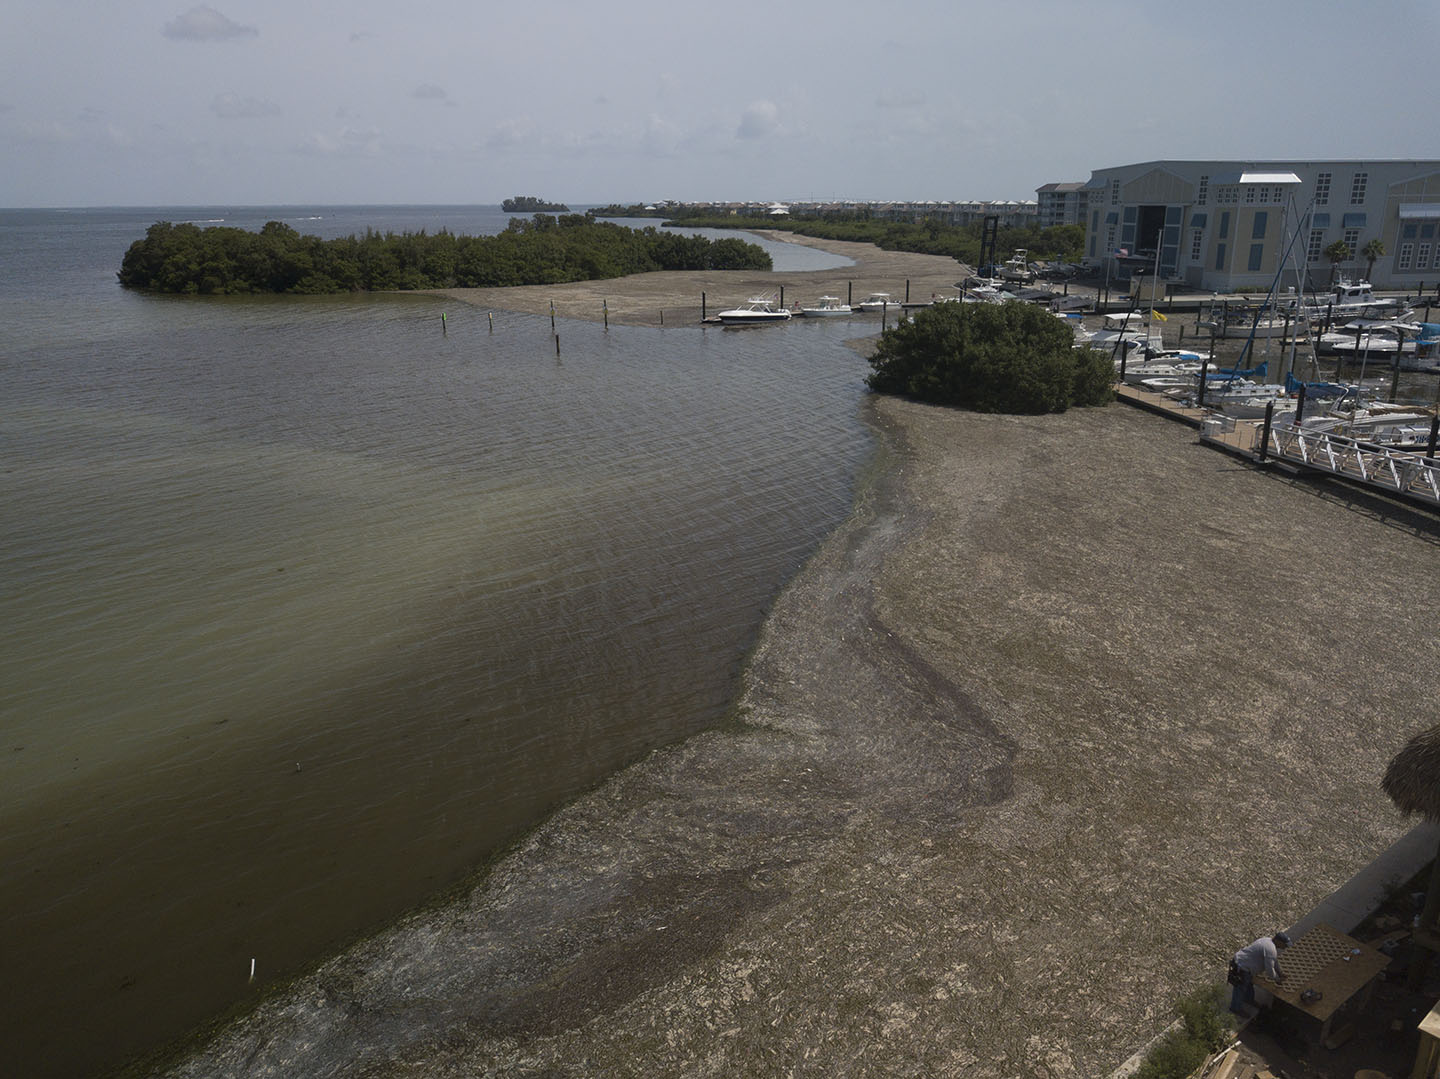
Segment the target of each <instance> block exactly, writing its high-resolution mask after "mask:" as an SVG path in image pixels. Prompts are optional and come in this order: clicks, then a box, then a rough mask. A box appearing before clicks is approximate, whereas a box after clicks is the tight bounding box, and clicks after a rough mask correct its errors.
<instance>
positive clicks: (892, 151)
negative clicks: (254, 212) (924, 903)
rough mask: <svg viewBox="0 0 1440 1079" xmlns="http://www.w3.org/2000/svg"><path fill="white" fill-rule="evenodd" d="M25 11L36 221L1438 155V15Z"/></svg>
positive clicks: (929, 192) (366, 6)
mask: <svg viewBox="0 0 1440 1079" xmlns="http://www.w3.org/2000/svg"><path fill="white" fill-rule="evenodd" d="M7 9H8V10H7V15H8V17H7V19H6V22H7V24H8V28H9V29H10V33H8V34H6V35H5V37H4V41H3V43H0V57H3V60H4V62H3V64H0V153H3V155H4V157H5V159H6V163H7V167H6V169H5V170H4V172H3V174H0V205H3V206H5V207H7V208H14V209H29V208H100V207H123V206H222V205H235V206H271V205H418V206H424V205H491V204H498V203H499V202H500V201H501V200H502V199H504V198H507V197H509V196H512V195H519V194H533V195H537V196H539V197H542V198H546V199H552V200H556V201H561V202H566V203H570V204H572V205H573V204H576V203H579V204H581V205H592V204H602V205H603V204H606V203H610V202H622V203H631V202H659V201H662V200H665V199H673V200H676V201H681V202H697V201H731V200H734V201H785V202H789V201H821V200H829V199H854V200H863V201H907V200H915V201H923V200H935V201H949V200H1029V199H1033V198H1034V197H1035V189H1036V188H1037V187H1039V186H1041V185H1043V184H1046V183H1054V182H1067V181H1083V180H1087V179H1088V178H1089V176H1090V173H1091V171H1092V170H1094V169H1098V168H1105V167H1110V166H1114V165H1121V164H1127V163H1131V162H1138V161H1149V160H1157V159H1197V158H1198V159H1215V158H1220V159H1241V160H1270V159H1290V158H1293V159H1302V160H1313V159H1323V160H1331V159H1341V160H1346V159H1357V160H1423V159H1428V158H1437V157H1440V134H1437V133H1436V132H1435V131H1434V129H1433V127H1430V126H1429V125H1426V124H1425V122H1424V121H1425V120H1426V118H1427V117H1426V115H1425V112H1426V109H1427V108H1428V106H1427V104H1426V103H1427V102H1428V101H1430V100H1431V99H1432V98H1433V91H1432V89H1431V83H1432V81H1433V76H1432V74H1431V68H1430V66H1429V65H1428V54H1426V53H1425V52H1424V47H1425V44H1424V43H1425V42H1426V41H1428V40H1431V39H1432V38H1433V36H1434V32H1435V31H1436V30H1437V29H1440V15H1437V11H1436V9H1435V8H1434V6H1433V5H1423V4H1420V3H1415V2H1410V0H1377V2H1375V3H1372V4H1370V5H1368V6H1367V7H1366V8H1365V9H1363V12H1361V11H1357V9H1350V8H1339V7H1335V8H1331V7H1329V6H1322V5H1314V4H1310V3H1302V2H1298V0H1281V2H1276V3H1269V4H1251V3H1241V2H1238V0H1217V2H1216V3H1212V4H1210V5H1208V6H1207V7H1206V8H1205V9H1204V10H1203V12H1202V11H1201V10H1200V9H1196V8H1180V7H1178V6H1177V7H1175V8H1173V9H1172V8H1156V7H1154V6H1147V5H1142V4H1139V3H1134V2H1121V0H1096V2H1095V3H1092V4H1088V5H1083V6H1082V5H1075V4H1070V3H1065V2H1061V0H1034V2H1032V3H1030V4H1027V5H1025V6H1024V7H1023V8H1012V9H1004V10H1002V9H1000V8H998V7H996V6H993V5H958V6H957V5H953V4H939V3H934V2H932V0H916V2H914V3H912V4H909V5H906V6H905V7H904V8H903V10H902V11H901V12H900V13H898V14H895V15H877V13H876V9H875V8H874V7H873V5H860V4H857V3H854V2H853V0H842V2H838V3H832V4H825V5H821V4H815V3H800V4H797V5H790V6H788V7H785V8H783V9H777V8H775V7H773V6H772V5H761V4H758V3H755V2H753V0H738V2H737V3H735V4H732V5H728V6H726V7H725V8H724V9H723V10H722V11H720V12H719V13H716V12H715V10H714V9H701V8H699V7H698V6H693V7H687V6H685V5H674V4H660V3H658V2H656V0H635V2H633V3H631V4H629V5H627V6H625V7H624V8H623V9H619V11H618V12H612V11H611V10H610V9H602V8H597V7H594V6H593V5H588V4H581V3H578V2H576V0H539V2H538V3H536V4H530V5H523V6H515V7H505V8H500V9H495V10H482V9H480V8H479V7H476V6H472V5H467V4H462V3H459V2H457V0H436V2H435V3H432V4H430V5H426V6H424V7H423V8H421V9H413V8H403V9H402V8H396V7H394V6H393V5H386V4H379V3H376V2H374V0H356V2H354V3H348V4H339V3H334V2H333V0H320V2H318V3H315V4H309V5H303V6H301V5H291V4H285V3H280V2H279V0H215V2H214V4H213V5H212V4H200V5H193V4H190V3H188V2H187V0H159V2H157V0H137V2H135V3H132V4H129V5H124V6H119V5H114V6H112V5H99V6H93V5H90V6H80V5H71V4H62V5H56V4H54V3H53V2H45V3H42V2H40V0H11V2H10V4H9V5H7ZM1412 42H1413V43H1414V44H1413V45H1412V44H1411V43H1412Z"/></svg>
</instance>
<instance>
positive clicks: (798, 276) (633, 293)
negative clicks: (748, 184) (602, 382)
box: [426, 231, 969, 329]
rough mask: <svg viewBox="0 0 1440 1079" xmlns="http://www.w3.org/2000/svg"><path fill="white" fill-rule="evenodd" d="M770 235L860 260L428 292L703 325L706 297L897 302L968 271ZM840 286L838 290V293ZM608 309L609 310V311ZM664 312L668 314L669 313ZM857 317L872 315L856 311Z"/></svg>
mask: <svg viewBox="0 0 1440 1079" xmlns="http://www.w3.org/2000/svg"><path fill="white" fill-rule="evenodd" d="M757 234H758V235H763V236H766V237H768V238H770V239H775V240H782V241H784V242H786V243H794V244H797V245H799V246H802V247H814V248H818V249H820V250H822V251H829V252H831V253H832V254H837V255H844V256H845V257H847V258H850V259H852V260H853V261H854V265H852V266H839V267H836V268H835V269H831V270H765V271H751V270H713V271H711V270H662V271H657V272H655V273H646V274H632V275H630V276H629V277H614V278H608V279H606V280H603V281H573V282H569V283H566V284H557V285H517V286H513V287H509V288H473V289H467V288H455V289H431V290H427V293H426V294H428V295H433V296H443V297H446V298H449V299H453V300H456V301H458V302H461V303H465V304H468V305H470V306H472V307H479V308H490V309H493V310H503V311H515V312H519V313H521V314H528V315H548V314H549V313H550V305H551V303H552V302H553V303H554V305H555V316H556V317H557V318H567V319H576V320H579V321H584V322H602V321H604V320H605V319H606V317H607V313H608V318H609V320H610V321H611V322H613V323H615V324H616V325H619V326H652V327H654V326H661V325H663V326H665V327H666V328H667V329H668V328H670V327H682V326H698V325H700V324H701V321H700V315H701V294H702V293H704V295H705V309H706V311H707V312H708V313H709V314H712V315H713V314H714V313H715V312H717V311H722V310H725V309H726V308H729V307H738V306H739V305H741V304H743V303H744V302H745V301H746V300H748V299H750V298H751V297H752V296H757V295H766V294H772V295H773V294H775V293H777V292H779V290H780V289H781V288H782V287H783V288H784V290H785V299H786V304H787V305H789V304H791V303H793V302H797V301H802V302H810V301H813V300H815V299H816V298H818V297H819V296H820V295H822V294H825V293H827V292H828V293H829V294H831V295H839V296H841V297H843V296H844V295H845V288H846V286H845V285H841V284H837V282H848V283H850V284H851V285H853V290H854V298H855V300H856V301H857V302H858V301H859V300H861V299H863V298H864V297H866V296H868V295H869V294H870V293H871V292H889V293H890V294H891V295H892V296H894V298H895V300H896V302H897V303H898V302H900V301H901V300H903V299H904V294H905V284H906V281H909V283H910V291H911V294H912V295H914V296H916V297H925V296H929V295H931V294H932V293H940V292H942V291H943V292H949V293H953V292H954V290H955V283H956V282H957V281H959V280H960V279H961V278H963V277H964V276H965V275H966V274H967V273H969V270H968V269H966V268H965V267H964V266H962V265H961V264H960V263H958V262H956V261H955V260H954V259H953V258H950V257H949V256H947V255H917V254H913V253H911V252H907V251H882V250H880V248H878V247H876V246H875V245H874V244H867V243H851V242H848V241H839V240H819V239H815V238H814V237H810V236H795V235H792V234H791V233H788V232H763V231H761V232H759V233H757ZM836 289H839V290H840V291H839V292H836V291H835V290H836ZM607 308H608V312H607ZM662 313H663V314H662ZM855 317H856V318H857V319H860V318H867V317H870V318H871V319H872V320H873V321H874V322H875V323H876V324H877V325H878V324H879V319H876V318H873V316H863V315H857V316H855Z"/></svg>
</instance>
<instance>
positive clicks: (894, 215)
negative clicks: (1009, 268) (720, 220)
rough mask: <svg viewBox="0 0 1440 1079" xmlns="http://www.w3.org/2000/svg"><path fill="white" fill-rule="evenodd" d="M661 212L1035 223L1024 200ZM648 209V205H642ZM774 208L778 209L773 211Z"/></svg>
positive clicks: (720, 206) (725, 205) (728, 206)
mask: <svg viewBox="0 0 1440 1079" xmlns="http://www.w3.org/2000/svg"><path fill="white" fill-rule="evenodd" d="M655 205H656V207H657V209H658V210H660V211H663V210H665V209H667V208H671V207H685V208H687V209H702V210H708V211H710V212H712V213H716V214H728V215H732V216H739V215H749V216H755V217H768V216H787V212H788V216H790V217H806V216H819V215H821V214H836V213H853V214H863V215H866V216H869V217H871V218H873V219H875V220H877V221H905V222H909V223H912V224H916V223H919V222H922V221H936V222H938V223H940V224H942V225H971V224H975V223H977V222H979V221H982V220H983V219H984V218H986V217H998V218H999V219H1000V224H1001V225H1002V226H1004V227H1006V228H1024V227H1025V226H1027V225H1033V224H1035V216H1036V204H1035V203H1034V202H1027V201H1023V200H1022V201H1018V202H1010V201H971V202H957V201H951V202H934V201H925V202H884V201H877V202H865V201H859V200H849V199H845V200H830V201H825V202H783V203H781V202H670V201H668V200H667V201H666V202H663V203H657V204H655ZM646 208H647V209H649V207H648V206H647V207H646ZM777 208H778V212H777Z"/></svg>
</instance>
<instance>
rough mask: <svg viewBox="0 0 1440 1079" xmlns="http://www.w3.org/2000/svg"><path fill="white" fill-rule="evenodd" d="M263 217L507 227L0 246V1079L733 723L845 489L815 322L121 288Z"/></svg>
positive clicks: (399, 894)
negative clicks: (742, 681)
mask: <svg viewBox="0 0 1440 1079" xmlns="http://www.w3.org/2000/svg"><path fill="white" fill-rule="evenodd" d="M272 219H277V220H284V221H287V222H289V223H290V224H292V225H294V226H295V227H296V228H297V229H299V230H300V231H302V232H313V233H316V234H318V235H321V236H326V237H330V236H339V235H347V234H349V233H352V232H356V231H363V230H364V229H365V228H366V227H371V228H376V229H380V230H394V231H401V230H407V229H408V230H416V229H419V228H426V229H431V230H433V229H436V228H440V227H447V228H449V229H451V230H452V231H455V232H464V233H483V232H494V231H498V230H499V229H501V228H503V227H504V223H505V221H506V220H507V215H505V214H503V213H501V212H500V211H499V210H498V209H496V208H494V207H453V208H451V207H360V208H357V207H343V208H337V207H313V208H310V207H280V208H260V209H242V210H237V209H228V208H207V209H196V208H193V207H191V208H184V209H176V208H168V209H154V208H142V209H119V210H76V211H53V210H47V211H38V210H37V211H0V403H3V407H0V454H3V457H0V735H3V738H0V940H3V941H4V942H5V945H4V949H5V963H4V970H5V980H6V983H7V986H8V987H9V989H10V992H8V993H7V994H6V995H7V997H8V998H9V1004H8V1006H7V1007H6V1008H4V1009H0V1044H3V1045H4V1046H5V1058H6V1061H7V1064H6V1068H7V1070H8V1069H11V1068H14V1069H18V1070H15V1071H14V1072H13V1074H23V1075H35V1076H39V1075H56V1076H68V1075H83V1074H88V1073H91V1072H94V1071H97V1070H100V1069H104V1068H106V1067H109V1066H111V1065H114V1064H117V1063H119V1062H120V1061H122V1060H123V1059H125V1058H126V1057H127V1056H128V1055H130V1054H132V1053H135V1052H137V1051H141V1050H144V1049H146V1048H149V1047H152V1046H154V1045H156V1044H157V1043H159V1042H161V1041H163V1040H165V1039H167V1038H169V1037H172V1036H175V1035H177V1034H180V1033H182V1032H183V1031H184V1030H186V1029H187V1028H189V1027H190V1026H192V1025H193V1024H195V1023H197V1022H199V1021H202V1020H204V1019H205V1018H207V1017H208V1016H211V1015H214V1014H216V1013H218V1012H220V1011H221V1010H223V1009H225V1008H226V1007H228V1006H230V1005H232V1004H234V1003H236V1002H239V1001H242V1000H244V999H245V998H246V997H247V996H248V995H250V994H253V993H254V992H255V991H256V989H257V988H258V987H260V986H262V985H263V984H264V983H265V982H266V981H267V980H271V979H274V978H276V977H278V976H281V975H283V974H285V973H287V972H290V971H293V970H295V969H297V967H299V966H301V965H302V964H304V963H306V962H307V961H310V960H313V959H315V958H317V957H319V956H321V955H323V954H325V953H326V952H327V951H331V950H333V949H334V948H336V947H337V946H339V945H341V944H342V943H344V942H345V941H346V940H347V939H349V938H352V937H353V936H354V935H355V934H357V933H359V932H362V931H365V930H367V929H370V928H373V927H375V926H377V925H378V924H381V923H383V922H384V921H385V920H387V919H389V918H392V917H393V916H395V915H396V914H397V913H399V912H401V911H403V910H405V909H406V908H408V907H410V906H413V905H414V904H416V903H418V902H421V901H422V900H424V899H425V898H426V897H427V896H429V895H432V894H433V893H435V892H436V891H437V890H439V889H441V888H443V887H444V886H445V885H447V884H449V883H451V882H454V881H456V880H457V879H459V878H461V877H463V876H464V875H465V874H466V873H467V871H469V870H472V869H473V868H474V867H476V866H477V865H479V864H482V863H483V861H484V860H485V859H486V857H487V856H489V855H490V854H492V853H493V852H495V851H496V850H497V849H499V848H500V847H503V846H504V845H505V844H506V843H507V842H509V841H511V840H513V839H514V838H515V837H516V836H517V835H518V834H519V833H521V832H522V831H523V830H525V829H526V828H528V827H530V826H531V825H533V824H534V823H535V822H536V821H537V820H538V819H539V818H540V817H541V816H543V815H544V814H545V813H546V812H548V811H550V810H552V809H553V808H554V807H556V806H557V805H559V804H561V803H563V802H564V801H566V800H567V799H569V798H571V797H573V796H574V795H575V794H576V793H577V792H579V791H580V790H583V789H584V788H586V787H587V786H589V785H591V784H593V783H595V782H596V781H597V780H599V779H601V778H603V777H604V776H606V775H607V774H610V773H612V772H613V771H615V770H616V769H617V768H619V767H621V766H623V765H625V764H626V763H628V762H630V761H633V760H635V759H637V758H638V757H640V756H642V755H643V754H645V753H646V752H647V751H649V750H650V749H652V748H654V747H656V746H659V745H662V744H665V743H668V742H672V741H674V740H676V739H679V738H683V737H685V736H686V735H688V734H691V733H693V732H695V731H698V730H700V729H702V728H705V727H707V726H711V725H713V724H715V723H716V722H718V721H720V720H722V719H723V718H724V716H725V714H726V710H727V708H728V706H729V704H730V702H731V700H732V697H733V695H734V691H735V689H736V678H737V674H738V673H739V671H740V668H741V664H742V663H743V660H744V657H745V654H746V651H747V649H748V647H749V646H750V645H751V643H752V642H753V639H754V635H755V633H756V631H757V629H758V628H759V625H760V622H761V619H762V617H763V615H764V613H765V611H766V609H767V606H768V604H769V603H770V602H771V600H772V599H773V597H774V596H775V595H776V593H777V592H778V590H779V589H780V588H781V587H782V586H783V585H784V583H785V582H786V580H787V579H788V578H789V577H790V576H791V575H792V574H793V573H794V572H795V571H796V570H797V569H798V568H799V566H800V565H801V563H802V562H803V561H804V559H805V558H806V557H807V555H808V554H809V553H810V552H811V551H812V550H813V549H814V547H815V545H816V544H817V543H818V541H819V540H820V539H821V538H822V537H823V536H824V535H825V534H826V533H827V532H828V531H829V530H831V529H832V528H834V527H835V526H836V524H838V523H839V521H840V520H842V519H843V517H844V515H845V514H846V513H847V511H848V509H849V506H850V501H851V496H852V486H853V482H854V479H855V476H856V475H857V472H858V470H859V468H860V467H861V465H862V463H863V461H864V459H865V457H866V455H867V453H868V452H869V438H868V434H867V431H866V429H865V428H864V426H863V425H862V423H861V421H860V417H859V405H860V400H861V397H862V394H863V377H864V374H865V372H866V367H865V364H864V361H863V360H861V359H860V358H859V357H858V356H857V355H856V354H855V353H854V352H853V351H851V350H850V349H849V348H847V347H846V346H845V345H844V341H845V339H846V338H847V337H849V336H852V335H854V334H855V333H856V332H858V331H857V328H856V327H853V326H850V327H847V326H846V325H844V324H843V323H842V324H836V323H832V322H829V321H828V320H814V321H808V322H807V321H803V320H799V321H796V322H794V323H791V324H789V325H785V326H776V327H765V328H761V329H754V330H742V331H733V330H722V329H718V328H707V329H703V330H702V329H700V328H685V329H674V328H672V329H669V330H646V329H636V328H624V327H611V328H610V329H609V330H605V329H604V328H603V327H601V326H598V325H591V324H578V323H577V324H569V325H566V326H564V327H563V329H562V339H563V341H564V343H565V351H564V355H563V356H560V357H557V356H556V354H555V348H554V343H553V339H552V338H551V336H550V325H549V319H548V318H546V319H538V318H533V317H527V316H521V315H510V314H505V313H498V312H497V313H496V315H495V321H494V328H493V332H492V330H491V329H490V326H489V323H488V322H487V319H486V313H485V312H484V311H477V310H474V309H467V308H463V307H460V306H458V305H454V304H451V305H449V306H448V307H443V306H442V305H441V304H440V302H439V301H437V300H434V299H431V298H428V297H419V296H395V297H358V298H357V297H349V296H345V297H322V298H263V299H179V298H173V297H149V296H143V295H136V294H133V293H127V292H125V291H123V290H121V289H120V288H119V287H118V286H117V285H116V284H115V271H116V269H117V268H118V267H119V263H120V258H121V255H122V254H123V253H124V250H125V248H126V247H127V246H128V245H129V244H130V243H131V242H132V241H133V240H135V239H137V238H139V237H140V236H142V235H143V234H144V230H145V228H146V227H147V226H148V225H149V224H151V223H152V222H154V221H156V220H171V221H177V222H178V221H187V220H190V221H199V222H201V223H215V224H219V223H222V222H223V223H224V224H228V225H239V226H242V227H246V228H258V227H259V226H260V225H262V224H263V223H264V222H265V221H267V220H272ZM767 247H768V248H769V249H770V250H771V251H772V253H773V254H774V255H775V257H776V264H777V269H812V268H822V267H823V266H824V262H823V261H817V260H824V259H826V258H829V256H825V255H823V254H822V253H818V252H815V251H812V250H809V249H803V248H796V247H789V246H786V245H776V244H767ZM831 264H834V265H839V264H840V263H839V262H838V261H833V262H832V263H831ZM442 311H444V312H445V313H446V315H447V321H446V323H445V327H444V329H443V331H442V324H441V321H440V314H441V312H442ZM252 960H253V961H254V963H255V980H254V982H253V983H252V982H251V962H252Z"/></svg>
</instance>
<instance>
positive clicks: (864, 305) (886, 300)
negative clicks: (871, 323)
mask: <svg viewBox="0 0 1440 1079" xmlns="http://www.w3.org/2000/svg"><path fill="white" fill-rule="evenodd" d="M854 308H855V310H856V311H863V312H864V313H865V314H867V315H874V314H880V313H882V312H885V311H893V312H894V313H895V314H897V315H898V314H899V313H900V310H901V305H900V301H899V300H896V299H893V298H892V297H891V295H890V293H888V292H872V293H870V295H869V296H866V297H865V298H864V299H863V300H861V301H860V302H859V303H857V304H855V305H854Z"/></svg>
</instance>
